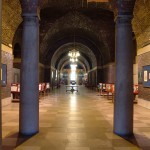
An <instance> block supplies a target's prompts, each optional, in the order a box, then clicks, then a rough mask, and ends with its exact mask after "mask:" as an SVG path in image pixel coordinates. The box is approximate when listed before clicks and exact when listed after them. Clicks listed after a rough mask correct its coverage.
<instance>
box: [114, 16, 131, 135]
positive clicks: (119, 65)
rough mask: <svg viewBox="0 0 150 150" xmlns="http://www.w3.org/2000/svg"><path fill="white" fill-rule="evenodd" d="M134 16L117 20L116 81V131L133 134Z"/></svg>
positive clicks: (117, 132)
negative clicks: (132, 22)
mask: <svg viewBox="0 0 150 150" xmlns="http://www.w3.org/2000/svg"><path fill="white" fill-rule="evenodd" d="M131 20H132V16H130V15H118V17H117V20H116V83H115V91H116V93H115V104H114V133H116V134H118V135H121V136H128V135H132V134H133V57H132V51H133V39H132V25H131Z"/></svg>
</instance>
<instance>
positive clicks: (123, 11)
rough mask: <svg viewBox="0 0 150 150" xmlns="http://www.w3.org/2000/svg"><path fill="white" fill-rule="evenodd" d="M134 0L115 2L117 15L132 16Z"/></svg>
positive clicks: (116, 0) (117, 0)
mask: <svg viewBox="0 0 150 150" xmlns="http://www.w3.org/2000/svg"><path fill="white" fill-rule="evenodd" d="M134 4H135V0H115V5H116V7H117V11H118V15H132V14H133V9H134Z"/></svg>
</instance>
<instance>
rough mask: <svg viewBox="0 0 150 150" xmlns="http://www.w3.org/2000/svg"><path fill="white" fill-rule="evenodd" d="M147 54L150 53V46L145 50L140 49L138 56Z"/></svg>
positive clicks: (144, 48)
mask: <svg viewBox="0 0 150 150" xmlns="http://www.w3.org/2000/svg"><path fill="white" fill-rule="evenodd" d="M147 52H150V44H149V45H147V46H145V47H143V48H140V49H138V51H137V55H142V54H144V53H147Z"/></svg>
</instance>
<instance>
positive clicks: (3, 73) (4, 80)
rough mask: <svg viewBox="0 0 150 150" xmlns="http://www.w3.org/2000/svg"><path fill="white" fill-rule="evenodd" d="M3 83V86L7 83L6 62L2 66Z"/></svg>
mask: <svg viewBox="0 0 150 150" xmlns="http://www.w3.org/2000/svg"><path fill="white" fill-rule="evenodd" d="M1 84H2V86H6V85H7V65H6V64H2V67H1Z"/></svg>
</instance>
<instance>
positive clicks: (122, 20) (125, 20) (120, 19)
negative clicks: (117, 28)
mask: <svg viewBox="0 0 150 150" xmlns="http://www.w3.org/2000/svg"><path fill="white" fill-rule="evenodd" d="M132 19H133V15H118V16H117V17H116V19H115V21H116V23H118V24H131V20H132Z"/></svg>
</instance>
